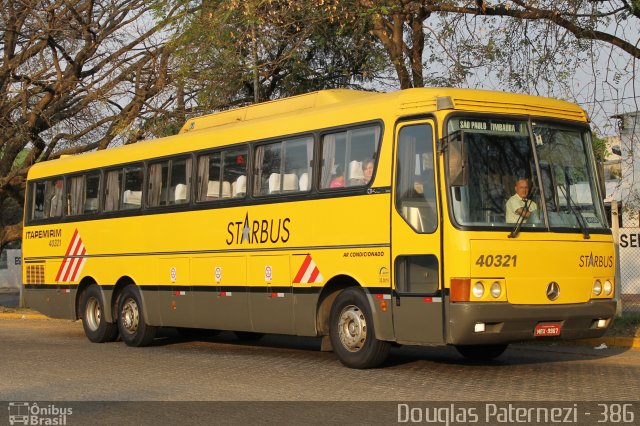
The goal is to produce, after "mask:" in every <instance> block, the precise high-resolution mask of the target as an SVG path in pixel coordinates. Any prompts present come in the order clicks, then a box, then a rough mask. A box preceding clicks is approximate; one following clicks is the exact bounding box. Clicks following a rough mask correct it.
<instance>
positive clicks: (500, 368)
mask: <svg viewBox="0 0 640 426" xmlns="http://www.w3.org/2000/svg"><path fill="white" fill-rule="evenodd" d="M319 347H320V341H319V340H318V339H314V338H300V337H284V336H266V337H265V338H264V339H263V340H262V341H260V342H257V343H250V342H241V341H238V340H237V339H236V338H235V337H234V336H233V334H231V333H222V334H220V335H219V336H216V337H211V338H208V339H206V340H201V341H194V340H186V339H183V338H179V337H178V336H177V334H175V332H174V331H173V330H170V329H168V330H164V331H163V333H162V336H161V337H160V338H158V339H156V342H155V344H154V345H153V346H151V347H147V348H129V347H127V346H126V345H124V343H122V342H115V343H108V344H94V343H90V342H89V341H88V340H87V339H86V338H85V337H84V334H83V331H82V325H81V323H80V322H70V321H63V320H7V319H2V320H0V360H1V362H2V364H1V366H0V377H1V379H0V400H2V401H59V402H61V403H62V402H63V401H343V402H344V404H347V405H346V406H345V405H344V404H337V405H335V404H334V405H331V406H328V407H327V409H328V410H336V411H338V412H339V413H340V415H344V416H346V418H344V419H343V418H342V417H338V418H339V419H342V420H345V421H352V420H353V421H355V423H356V424H358V423H360V424H363V423H361V421H362V420H363V417H362V412H363V410H364V411H367V410H368V409H367V408H366V407H367V404H366V403H359V402H358V401H443V402H444V401H460V402H462V401H476V403H479V402H477V401H485V402H493V401H564V402H577V401H601V400H607V401H623V400H624V401H638V399H639V396H640V380H639V378H640V350H637V349H632V350H624V349H611V348H609V349H602V350H595V349H593V348H580V347H573V346H561V345H514V346H512V347H511V348H509V349H508V350H507V352H505V354H504V355H503V356H502V357H500V358H499V359H498V360H497V361H494V362H490V363H483V364H478V363H475V364H474V363H469V362H467V361H465V360H463V359H462V358H461V357H460V356H459V355H458V354H457V352H456V351H455V350H454V349H452V348H447V347H444V348H420V347H401V348H394V349H393V350H392V353H391V356H390V358H389V361H388V362H387V363H386V364H385V365H384V367H383V368H380V369H374V370H365V371H361V370H351V369H347V368H345V367H343V366H342V365H341V364H340V363H339V362H338V361H337V360H336V358H335V356H334V355H333V354H332V353H327V352H320V351H319ZM131 404H133V405H128V406H127V405H126V404H125V406H126V407H129V408H127V409H126V410H124V411H125V412H126V413H128V415H131V413H138V412H140V410H142V412H145V411H144V410H147V412H148V413H155V412H157V411H158V410H157V408H158V407H156V406H155V405H154V404H152V403H149V404H146V405H140V404H139V403H131ZM265 404H267V405H266V406H264V405H261V404H256V403H254V404H249V405H247V404H246V403H235V405H234V404H226V405H225V404H222V405H217V406H216V407H217V408H216V409H220V408H221V407H222V408H224V409H225V410H227V411H231V412H233V413H236V412H243V413H245V414H246V413H253V414H252V415H260V414H256V413H259V412H260V410H261V409H264V408H270V409H271V412H272V414H273V410H275V412H276V413H278V410H285V411H286V409H288V407H291V404H288V405H286V404H285V405H284V406H282V404H280V405H278V404H274V403H265ZM89 405H91V404H89ZM396 405H397V404H392V405H391V406H390V407H391V408H390V410H391V411H393V410H395V408H394V407H395V406H396ZM115 406H116V407H119V408H118V409H114V410H113V412H119V411H118V410H119V409H122V404H120V405H118V404H116V405H115ZM387 406H389V405H388V404H387ZM91 407H93V408H91V409H89V408H87V407H85V408H86V410H89V412H91V413H92V415H96V413H102V414H104V415H109V416H111V417H109V418H110V419H114V423H115V419H118V417H117V416H119V415H124V414H117V415H116V414H109V411H105V410H107V408H105V407H109V405H106V406H105V405H104V404H102V405H101V404H94V405H93V406H91ZM154 407H155V408H154ZM162 407H163V409H162V410H160V411H162V412H165V411H167V409H169V411H170V412H173V411H176V410H178V411H176V412H179V410H180V409H181V408H180V407H182V408H185V406H184V405H183V406H179V405H178V406H175V404H174V405H171V404H169V405H167V404H164V405H162ZM167 407H173V409H171V408H167ZM356 407H360V408H356ZM240 408H242V409H240ZM206 409H207V408H206V407H200V408H198V407H193V409H189V411H190V412H192V417H191V420H193V419H197V418H198V417H197V415H196V414H194V413H197V412H200V411H202V410H206ZM208 409H209V412H210V410H211V409H212V407H210V406H209V408H208ZM310 409H314V407H310ZM315 409H319V408H317V407H316V408H315ZM632 409H633V410H635V412H636V414H635V415H636V420H638V421H640V403H638V402H635V403H634V404H633V406H632ZM96 410H97V411H96ZM100 410H102V411H100ZM171 410H173V411H171ZM247 410H248V411H247ZM2 411H4V409H3V408H2V406H1V405H0V413H2ZM78 411H82V407H81V408H77V410H76V414H77V413H78ZM324 411H326V410H324ZM9 412H11V411H10V410H9ZM148 413H147V414H148ZM394 413H395V412H392V417H393V415H395V414H394ZM238 415H239V414H238ZM113 416H115V417H113ZM193 416H196V417H193ZM156 417H157V416H156ZM160 417H161V419H160V420H162V419H163V418H164V419H165V420H166V419H168V418H169V417H164V415H163V416H160ZM78 418H80V417H78V416H77V417H76V418H75V419H76V420H77V419H78ZM261 418H263V417H261ZM334 418H335V417H334ZM225 419H226V420H229V419H232V420H233V419H235V418H234V417H233V416H231V417H229V413H226V417H225ZM243 419H244V420H246V418H243ZM2 420H3V418H2V415H0V422H2ZM121 420H122V421H124V423H125V424H126V423H127V418H126V417H125V418H123V419H121ZM129 420H130V419H129ZM236 420H238V421H240V420H239V419H236ZM263 420H264V418H263ZM157 421H159V420H158V419H157V418H156V419H155V420H154V422H157ZM265 423H268V422H265ZM338 423H340V422H338ZM67 424H73V423H69V422H68V423H67ZM192 424H193V423H192ZM636 424H637V423H636Z"/></svg>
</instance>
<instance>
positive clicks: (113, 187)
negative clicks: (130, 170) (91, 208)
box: [104, 169, 122, 212]
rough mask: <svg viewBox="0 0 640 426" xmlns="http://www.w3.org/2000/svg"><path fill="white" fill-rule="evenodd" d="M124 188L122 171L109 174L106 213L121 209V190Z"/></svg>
mask: <svg viewBox="0 0 640 426" xmlns="http://www.w3.org/2000/svg"><path fill="white" fill-rule="evenodd" d="M121 186H122V170H120V169H118V170H110V171H108V172H107V179H106V188H105V192H104V193H105V198H104V211H105V212H112V211H117V210H119V209H120V188H121Z"/></svg>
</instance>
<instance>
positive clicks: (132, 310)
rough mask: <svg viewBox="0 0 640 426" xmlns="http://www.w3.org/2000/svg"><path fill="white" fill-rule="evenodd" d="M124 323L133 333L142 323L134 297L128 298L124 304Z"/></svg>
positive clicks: (122, 313)
mask: <svg viewBox="0 0 640 426" xmlns="http://www.w3.org/2000/svg"><path fill="white" fill-rule="evenodd" d="M121 315H122V325H123V326H124V328H125V329H126V330H127V331H128V332H129V333H131V334H133V333H135V332H136V330H137V329H138V324H139V323H140V317H139V312H138V304H137V303H136V302H135V300H133V299H128V300H127V301H126V302H125V303H124V305H123V306H122V312H121Z"/></svg>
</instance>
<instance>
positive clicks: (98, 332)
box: [80, 284, 118, 343]
mask: <svg viewBox="0 0 640 426" xmlns="http://www.w3.org/2000/svg"><path fill="white" fill-rule="evenodd" d="M105 312H106V310H105V308H104V300H103V298H102V292H101V291H100V287H98V285H97V284H91V285H90V286H89V287H87V288H86V289H85V290H84V291H83V292H82V296H81V298H80V315H81V317H82V328H84V334H85V335H86V336H87V338H88V339H89V340H91V341H92V342H94V343H105V342H113V341H114V340H116V339H117V338H118V325H117V324H114V323H111V322H107V321H106V320H105V317H104V314H105Z"/></svg>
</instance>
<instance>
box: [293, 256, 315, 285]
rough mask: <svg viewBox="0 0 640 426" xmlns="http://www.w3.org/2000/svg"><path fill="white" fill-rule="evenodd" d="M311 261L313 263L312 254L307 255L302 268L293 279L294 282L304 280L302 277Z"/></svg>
mask: <svg viewBox="0 0 640 426" xmlns="http://www.w3.org/2000/svg"><path fill="white" fill-rule="evenodd" d="M310 263H311V256H310V255H307V257H305V258H304V262H302V266H301V267H300V270H298V274H297V275H296V277H295V278H294V279H293V282H294V283H299V282H300V281H301V280H302V277H304V273H305V272H306V271H307V267H308V266H309V264H310Z"/></svg>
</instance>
